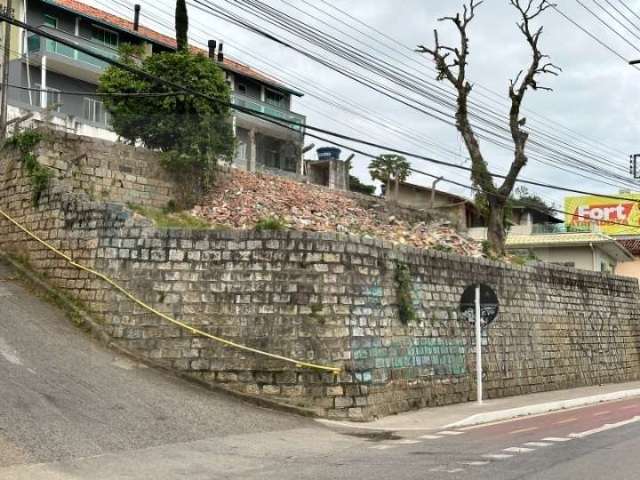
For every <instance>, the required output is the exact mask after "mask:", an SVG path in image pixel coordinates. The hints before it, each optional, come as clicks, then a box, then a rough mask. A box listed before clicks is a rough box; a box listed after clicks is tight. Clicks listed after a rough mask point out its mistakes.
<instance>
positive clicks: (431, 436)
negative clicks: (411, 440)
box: [419, 435, 442, 440]
mask: <svg viewBox="0 0 640 480" xmlns="http://www.w3.org/2000/svg"><path fill="white" fill-rule="evenodd" d="M419 438H422V439H423V440H438V439H439V438H442V437H441V436H440V435H422V436H421V437H419Z"/></svg>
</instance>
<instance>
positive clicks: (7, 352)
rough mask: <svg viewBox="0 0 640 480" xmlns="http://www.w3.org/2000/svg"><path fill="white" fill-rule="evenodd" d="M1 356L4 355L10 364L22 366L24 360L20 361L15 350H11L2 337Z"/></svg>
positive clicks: (0, 344) (0, 339) (0, 341)
mask: <svg viewBox="0 0 640 480" xmlns="http://www.w3.org/2000/svg"><path fill="white" fill-rule="evenodd" d="M0 355H2V356H3V357H4V359H5V360H6V361H7V362H9V363H12V364H14V365H22V360H20V357H18V355H17V354H16V351H15V349H13V348H11V346H10V345H9V344H8V343H7V342H6V341H5V340H4V338H2V337H0Z"/></svg>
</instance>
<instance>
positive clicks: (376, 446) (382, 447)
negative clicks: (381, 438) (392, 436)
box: [369, 445, 393, 450]
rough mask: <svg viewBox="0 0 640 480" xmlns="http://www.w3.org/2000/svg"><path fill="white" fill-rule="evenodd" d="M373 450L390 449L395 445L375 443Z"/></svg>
mask: <svg viewBox="0 0 640 480" xmlns="http://www.w3.org/2000/svg"><path fill="white" fill-rule="evenodd" d="M369 448H372V449H373V450H388V449H389V448H393V445H374V446H372V447H369Z"/></svg>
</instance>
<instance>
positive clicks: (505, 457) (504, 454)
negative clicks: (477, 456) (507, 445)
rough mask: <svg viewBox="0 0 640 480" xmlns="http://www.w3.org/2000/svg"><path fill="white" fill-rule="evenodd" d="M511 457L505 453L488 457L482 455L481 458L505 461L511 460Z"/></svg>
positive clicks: (492, 454)
mask: <svg viewBox="0 0 640 480" xmlns="http://www.w3.org/2000/svg"><path fill="white" fill-rule="evenodd" d="M511 457H513V455H507V454H506V453H491V454H489V455H482V458H489V459H491V460H506V459H507V458H511Z"/></svg>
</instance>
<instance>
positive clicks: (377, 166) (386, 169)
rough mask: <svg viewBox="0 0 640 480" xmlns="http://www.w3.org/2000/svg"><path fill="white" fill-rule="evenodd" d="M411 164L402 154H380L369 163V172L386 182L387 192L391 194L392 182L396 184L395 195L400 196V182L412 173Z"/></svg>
mask: <svg viewBox="0 0 640 480" xmlns="http://www.w3.org/2000/svg"><path fill="white" fill-rule="evenodd" d="M410 168H411V165H410V164H409V162H408V161H407V159H406V158H404V157H403V156H401V155H396V154H393V153H387V154H384V155H380V156H378V158H376V159H375V160H372V161H371V163H370V164H369V174H370V175H371V178H373V179H374V180H379V181H380V182H382V183H384V184H385V186H386V187H385V194H386V195H389V197H390V196H391V183H392V182H393V183H394V184H395V197H396V198H397V197H398V189H399V187H400V182H404V181H405V180H406V179H407V178H408V177H409V173H410Z"/></svg>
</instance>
